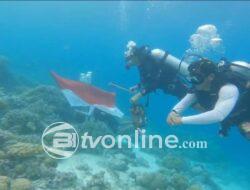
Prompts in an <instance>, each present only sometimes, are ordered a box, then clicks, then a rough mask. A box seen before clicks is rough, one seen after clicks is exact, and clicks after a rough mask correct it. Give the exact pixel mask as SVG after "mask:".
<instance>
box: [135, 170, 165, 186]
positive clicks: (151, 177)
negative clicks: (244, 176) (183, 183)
mask: <svg viewBox="0 0 250 190" xmlns="http://www.w3.org/2000/svg"><path fill="white" fill-rule="evenodd" d="M135 181H136V184H137V185H139V186H141V187H143V188H144V189H145V190H155V189H159V190H165V189H167V187H168V186H169V183H168V179H167V178H166V176H165V175H163V174H162V173H160V172H155V173H142V174H140V175H138V176H136V177H135Z"/></svg>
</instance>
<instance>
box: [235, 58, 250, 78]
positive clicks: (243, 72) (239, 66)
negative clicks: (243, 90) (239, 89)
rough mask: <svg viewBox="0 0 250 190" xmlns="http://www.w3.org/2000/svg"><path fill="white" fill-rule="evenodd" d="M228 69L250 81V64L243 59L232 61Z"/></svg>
mask: <svg viewBox="0 0 250 190" xmlns="http://www.w3.org/2000/svg"><path fill="white" fill-rule="evenodd" d="M230 70H231V71H232V72H233V73H234V74H236V75H238V76H240V77H241V78H242V79H245V80H247V81H250V64H249V63H247V62H244V61H234V62H232V63H231V65H230Z"/></svg>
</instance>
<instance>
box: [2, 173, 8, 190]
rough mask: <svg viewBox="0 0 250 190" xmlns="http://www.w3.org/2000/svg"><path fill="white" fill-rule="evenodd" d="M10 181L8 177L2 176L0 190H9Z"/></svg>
mask: <svg viewBox="0 0 250 190" xmlns="http://www.w3.org/2000/svg"><path fill="white" fill-rule="evenodd" d="M9 186H10V180H9V178H8V177H7V176H0V189H1V190H9Z"/></svg>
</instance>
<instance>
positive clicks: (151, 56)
mask: <svg viewBox="0 0 250 190" xmlns="http://www.w3.org/2000/svg"><path fill="white" fill-rule="evenodd" d="M127 48H128V49H127V51H126V52H125V59H126V62H127V65H126V67H127V69H129V68H130V67H132V66H137V68H138V70H139V73H140V83H139V84H137V85H136V86H134V87H131V88H130V90H131V91H133V92H134V91H136V90H138V91H139V92H138V93H136V94H135V95H134V96H133V97H132V98H131V99H130V101H131V103H136V102H138V100H139V99H140V98H141V97H143V96H145V95H147V94H149V93H151V92H154V91H156V90H158V89H160V90H163V92H164V93H167V94H171V95H173V96H176V97H178V98H182V97H183V96H184V95H185V94H186V92H187V87H186V86H185V85H184V84H183V83H182V82H181V81H180V80H179V79H178V78H177V73H178V70H176V69H175V68H173V67H171V66H170V65H166V64H165V63H164V62H165V59H166V57H167V56H168V54H167V53H166V52H165V51H163V50H160V49H153V50H151V49H150V48H149V47H148V46H142V47H136V44H135V43H134V42H132V41H130V42H129V43H128V45H127Z"/></svg>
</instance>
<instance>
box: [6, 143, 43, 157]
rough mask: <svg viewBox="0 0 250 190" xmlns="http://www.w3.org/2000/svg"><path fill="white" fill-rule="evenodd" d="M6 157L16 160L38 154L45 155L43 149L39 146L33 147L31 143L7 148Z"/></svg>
mask: <svg viewBox="0 0 250 190" xmlns="http://www.w3.org/2000/svg"><path fill="white" fill-rule="evenodd" d="M6 150H7V153H6V157H7V158H11V159H16V158H22V159H24V158H28V157H32V156H35V155H37V154H41V153H43V149H42V147H41V146H39V145H33V144H30V143H17V144H14V145H11V146H9V147H6Z"/></svg>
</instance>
